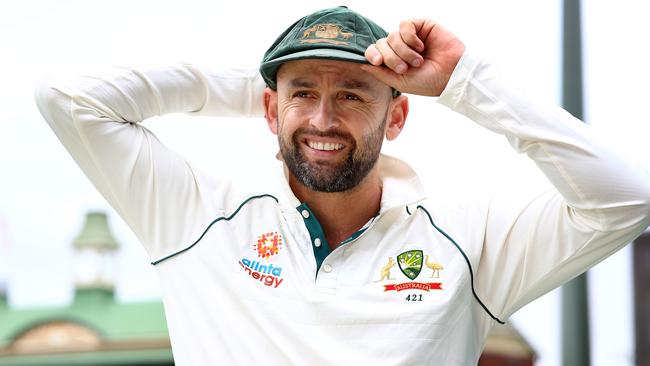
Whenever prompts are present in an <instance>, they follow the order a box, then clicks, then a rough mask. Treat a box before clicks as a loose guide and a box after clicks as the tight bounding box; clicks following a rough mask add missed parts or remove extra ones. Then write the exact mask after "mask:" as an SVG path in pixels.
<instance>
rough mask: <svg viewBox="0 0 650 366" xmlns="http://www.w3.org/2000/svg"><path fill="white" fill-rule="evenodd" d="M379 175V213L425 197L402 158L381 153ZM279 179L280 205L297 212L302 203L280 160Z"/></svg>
mask: <svg viewBox="0 0 650 366" xmlns="http://www.w3.org/2000/svg"><path fill="white" fill-rule="evenodd" d="M377 164H379V176H380V178H381V181H382V195H381V203H380V209H379V213H380V214H382V213H384V212H385V211H387V210H388V209H391V208H393V207H397V206H405V205H410V204H413V203H415V202H418V201H421V200H423V199H424V198H425V192H424V188H423V186H422V183H421V182H420V178H418V176H417V174H415V171H413V169H412V168H411V167H410V166H409V165H408V164H406V163H405V162H403V161H402V160H400V159H398V158H395V157H392V156H388V155H384V154H381V155H380V156H379V161H378V162H377ZM278 165H279V169H278V171H279V173H278V174H279V175H280V177H279V180H280V182H281V185H282V199H280V205H281V206H282V208H283V210H288V211H289V212H292V211H293V212H295V211H296V207H298V206H300V205H301V202H300V200H298V198H297V197H296V196H295V195H294V194H293V191H292V190H291V187H290V186H289V179H288V176H289V171H288V168H287V167H286V165H285V164H284V163H283V162H279V164H278Z"/></svg>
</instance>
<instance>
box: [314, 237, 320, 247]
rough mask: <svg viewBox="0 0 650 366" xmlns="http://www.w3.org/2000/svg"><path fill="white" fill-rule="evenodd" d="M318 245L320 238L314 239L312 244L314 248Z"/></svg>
mask: <svg viewBox="0 0 650 366" xmlns="http://www.w3.org/2000/svg"><path fill="white" fill-rule="evenodd" d="M320 245H321V242H320V238H316V239H314V246H315V247H316V248H320Z"/></svg>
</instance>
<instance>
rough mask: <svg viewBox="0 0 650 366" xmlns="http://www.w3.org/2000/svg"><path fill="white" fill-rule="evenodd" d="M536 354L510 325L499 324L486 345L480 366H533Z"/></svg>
mask: <svg viewBox="0 0 650 366" xmlns="http://www.w3.org/2000/svg"><path fill="white" fill-rule="evenodd" d="M535 358H536V354H535V351H534V350H533V348H532V347H531V346H530V344H528V342H527V341H526V339H524V337H523V336H522V335H521V334H520V333H519V332H518V331H517V329H515V327H514V326H512V324H510V323H506V324H505V325H500V324H497V325H496V326H495V327H494V328H492V332H491V333H490V336H489V337H488V339H487V342H486V343H485V348H484V349H483V354H482V355H481V358H480V359H479V361H478V365H479V366H533V365H534V363H535Z"/></svg>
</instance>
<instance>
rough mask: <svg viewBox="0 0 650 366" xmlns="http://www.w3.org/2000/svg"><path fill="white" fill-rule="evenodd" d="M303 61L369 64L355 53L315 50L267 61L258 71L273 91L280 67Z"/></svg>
mask: <svg viewBox="0 0 650 366" xmlns="http://www.w3.org/2000/svg"><path fill="white" fill-rule="evenodd" d="M305 59H325V60H338V61H348V62H356V63H369V62H368V60H366V58H365V57H364V56H362V55H359V54H357V53H353V52H349V51H343V50H338V49H333V48H315V49H310V50H304V51H300V52H294V53H292V54H289V55H285V56H282V57H278V58H276V59H273V60H269V61H267V62H264V63H263V64H262V65H260V71H261V72H262V76H263V77H264V80H265V81H266V83H267V84H268V85H269V86H270V87H271V88H272V89H275V87H276V84H275V75H276V73H277V71H278V68H279V67H280V65H282V64H283V63H285V62H289V61H296V60H305Z"/></svg>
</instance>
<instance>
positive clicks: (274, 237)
mask: <svg viewBox="0 0 650 366" xmlns="http://www.w3.org/2000/svg"><path fill="white" fill-rule="evenodd" d="M281 248H282V235H280V234H279V233H278V232H277V231H269V232H266V233H264V234H262V235H260V236H259V237H258V238H257V241H256V242H255V243H254V244H253V252H254V253H255V254H256V255H257V257H258V258H261V260H259V259H258V260H254V259H249V258H242V259H241V260H240V261H239V265H240V266H241V267H242V268H243V269H244V271H245V272H246V273H248V275H249V276H251V277H252V278H253V279H255V280H257V281H259V282H260V283H262V284H264V285H265V286H269V287H273V288H278V286H280V284H281V283H282V281H284V279H283V278H282V267H280V266H278V265H277V264H274V263H271V262H270V261H268V259H269V258H270V257H272V256H274V255H276V254H278V253H279V252H280V249H281Z"/></svg>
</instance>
